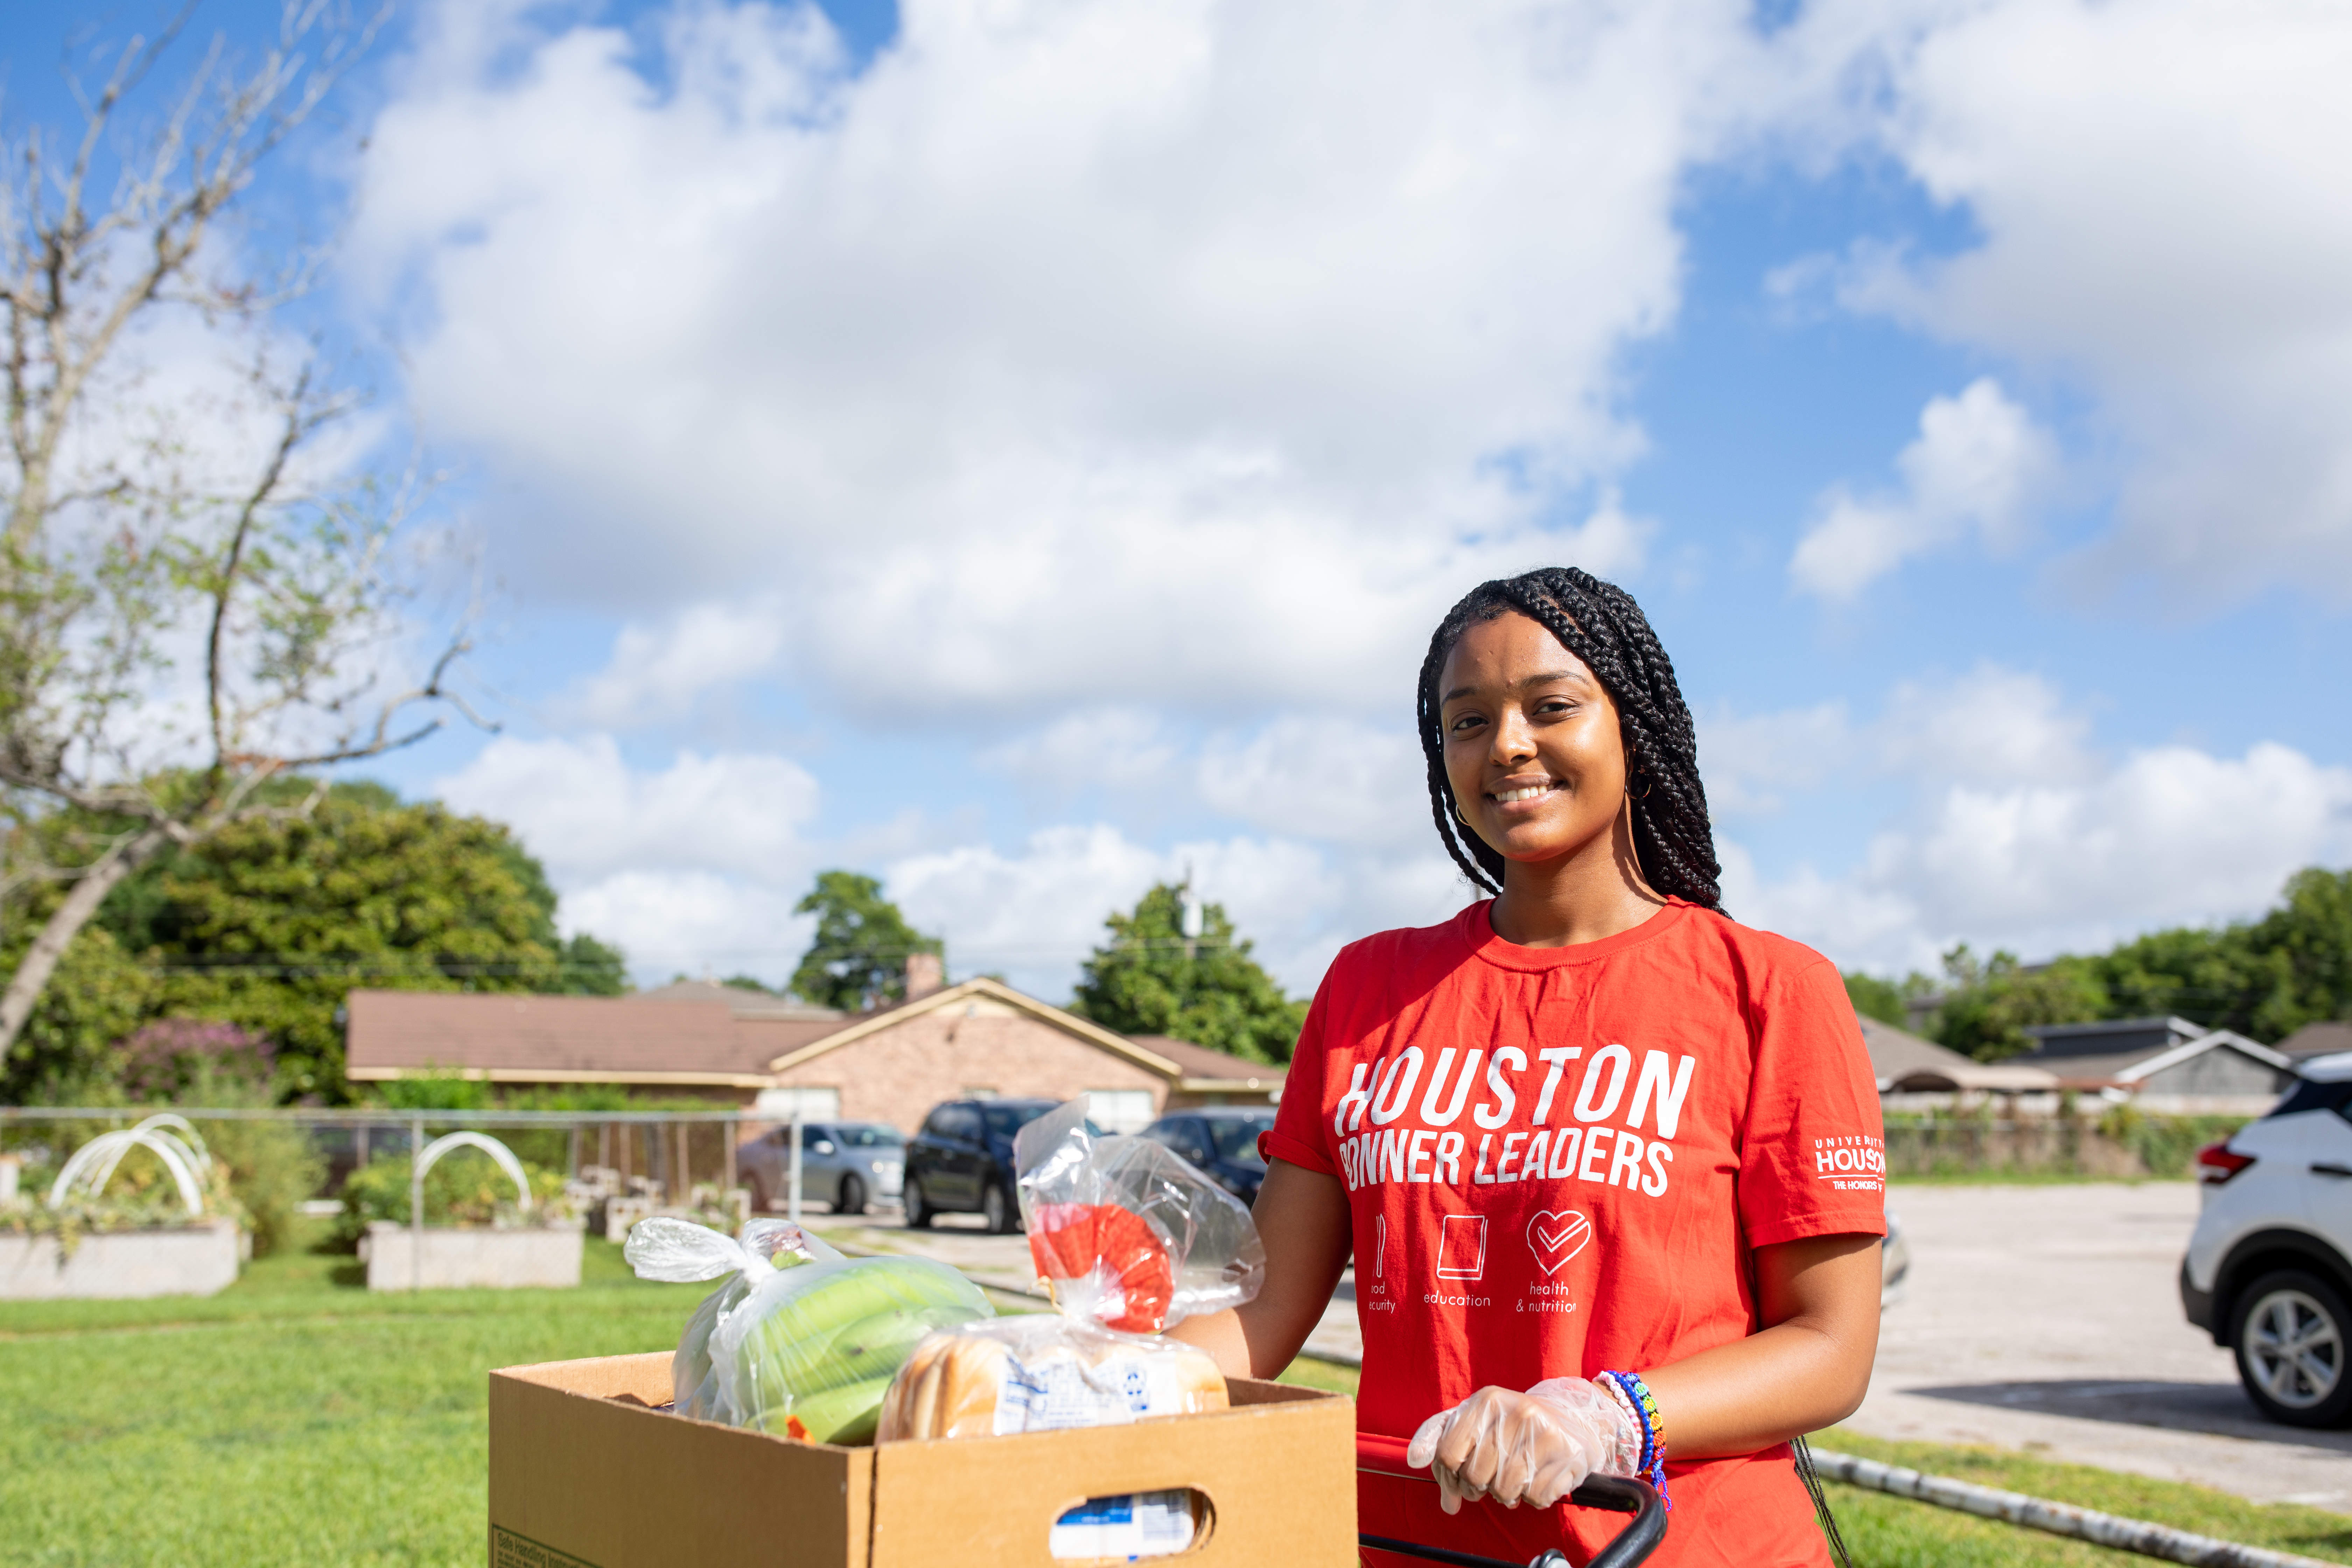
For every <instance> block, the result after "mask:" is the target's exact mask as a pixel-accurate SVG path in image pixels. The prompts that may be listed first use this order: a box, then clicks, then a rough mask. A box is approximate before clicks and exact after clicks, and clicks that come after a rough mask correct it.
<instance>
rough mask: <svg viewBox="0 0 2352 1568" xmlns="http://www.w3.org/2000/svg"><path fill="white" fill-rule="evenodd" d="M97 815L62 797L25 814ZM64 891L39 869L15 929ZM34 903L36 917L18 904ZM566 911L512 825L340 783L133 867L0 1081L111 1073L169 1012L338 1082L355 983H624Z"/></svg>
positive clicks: (74, 826) (609, 988) (289, 1087)
mask: <svg viewBox="0 0 2352 1568" xmlns="http://www.w3.org/2000/svg"><path fill="white" fill-rule="evenodd" d="M279 787H281V788H283V789H286V790H289V791H293V790H304V791H307V790H308V787H309V786H307V785H301V784H281V785H280V786H279ZM107 826H109V825H108V824H107V823H106V822H104V821H102V820H101V821H100V822H99V823H97V824H96V825H95V826H94V827H92V828H90V829H89V831H94V832H102V831H104V830H105V829H106V828H107ZM82 830H83V829H82V828H81V827H79V826H78V819H77V818H76V816H75V814H72V813H69V812H66V813H51V814H49V815H48V816H45V817H43V818H41V819H40V820H39V821H38V822H37V823H36V824H34V825H33V826H32V827H30V828H27V829H26V830H24V831H26V832H38V833H40V834H45V835H47V836H49V837H61V836H67V835H70V834H72V833H75V832H79V831H82ZM54 896H56V895H55V885H54V884H36V885H35V886H34V887H33V888H32V889H29V890H28V892H27V895H26V898H25V899H24V900H11V903H10V906H9V908H8V910H7V913H8V915H9V917H10V919H9V923H8V929H7V932H6V933H5V934H6V935H7V936H9V937H12V938H14V939H15V940H16V941H17V942H22V941H23V940H25V935H24V933H25V932H26V930H27V929H28V928H30V927H32V926H33V925H34V924H35V923H36V921H37V920H38V918H39V916H40V913H41V910H40V907H39V904H38V900H39V899H41V898H43V897H54ZM19 901H22V902H25V903H28V904H30V905H31V906H32V907H31V909H30V910H29V911H28V912H29V914H30V915H31V917H32V918H31V919H28V920H19V919H18V918H16V904H17V903H18V902H19ZM555 912H556V901H555V893H554V891H553V889H551V888H550V887H549V885H548V882H547V879H546V876H545V875H544V873H543V872H542V871H541V868H540V865H539V863H538V861H536V860H535V859H533V858H531V857H530V855H529V854H528V853H527V852H525V851H524V850H523V848H522V847H521V846H520V845H519V844H517V843H516V842H515V840H514V838H513V837H512V836H511V835H510V834H509V832H508V831H507V829H506V828H504V827H502V826H499V825H498V824H497V823H493V822H488V821H485V820H483V819H481V818H479V817H468V816H457V815H455V814H453V813H451V812H449V811H448V810H447V809H446V808H445V807H443V806H440V805H430V804H427V805H402V804H401V803H400V800H399V798H398V797H397V796H396V795H394V794H393V793H392V792H391V791H390V790H387V789H384V788H383V786H381V785H378V784H362V783H354V784H336V785H334V786H333V787H332V788H331V789H329V790H327V791H326V792H325V794H324V795H323V796H322V797H321V798H320V800H319V801H318V802H317V804H316V805H314V806H312V808H311V809H310V811H309V812H308V813H306V814H303V815H299V816H262V817H257V818H254V819H251V820H247V821H244V822H240V823H236V824H234V825H231V826H228V827H226V828H224V829H223V830H222V831H221V832H219V833H217V834H215V835H214V836H213V837H210V838H207V839H205V841H204V842H202V843H200V844H197V845H194V846H192V847H187V848H184V849H181V850H179V851H177V852H176V853H173V854H172V855H169V856H166V857H161V858H157V859H156V860H155V861H153V862H152V863H151V864H149V865H148V866H146V867H144V868H142V869H141V870H140V871H139V872H138V873H137V874H135V875H133V876H131V877H129V878H126V879H124V880H123V881H122V882H121V883H120V884H119V885H118V886H117V887H116V889H114V893H113V895H112V896H111V897H110V898H109V899H108V900H107V901H106V902H105V903H104V904H103V905H101V906H100V910H99V912H98V915H97V917H96V919H95V920H94V921H92V922H91V924H90V925H89V927H88V928H87V929H85V930H84V931H82V933H81V935H80V938H79V940H78V941H76V942H74V943H73V945H72V947H71V948H70V949H69V950H68V954H67V958H66V963H65V964H64V965H63V966H62V967H61V969H60V971H59V973H60V974H61V975H63V976H65V977H66V980H67V981H68V983H67V984H59V985H56V986H52V987H50V988H49V989H48V991H47V992H46V993H45V994H44V995H43V997H42V999H41V1002H40V1005H39V1006H38V1007H37V1008H36V1009H35V1010H34V1013H33V1016H32V1018H31V1019H30V1020H29V1022H28V1025H27V1026H26V1030H25V1031H24V1033H23V1035H22V1036H21V1037H19V1039H18V1041H17V1042H16V1047H15V1048H14V1049H13V1050H12V1051H11V1052H10V1054H9V1057H8V1059H7V1062H6V1073H5V1080H0V1081H5V1087H6V1089H7V1090H8V1091H9V1092H11V1093H17V1094H35V1095H40V1096H43V1097H47V1098H54V1097H55V1094H56V1093H57V1092H58V1091H59V1086H64V1085H68V1084H78V1083H86V1082H89V1081H91V1080H93V1079H106V1078H108V1077H110V1075H111V1074H112V1072H113V1071H114V1069H115V1068H116V1067H117V1066H119V1065H120V1064H119V1063H118V1062H117V1061H116V1060H115V1059H114V1058H115V1055H116V1054H119V1053H114V1052H112V1047H113V1045H114V1042H117V1041H121V1040H123V1039H124V1037H126V1036H129V1035H130V1034H131V1031H132V1029H133V1028H134V1027H135V1026H137V1025H138V1024H139V1023H140V1021H141V1020H142V1019H143V1018H145V1017H149V1016H158V1015H170V1016H183V1017H193V1018H207V1019H214V1020H218V1021H221V1022H225V1023H233V1024H236V1025H240V1026H244V1027H245V1028H247V1029H249V1030H252V1031H254V1032H255V1033H257V1034H259V1035H263V1036H266V1037H268V1038H269V1039H270V1040H271V1041H272V1042H273V1043H274V1045H275V1047H276V1050H277V1060H278V1089H279V1090H280V1091H281V1092H284V1093H287V1094H324V1095H328V1096H330V1097H339V1096H340V1095H341V1094H342V1093H343V1092H344V1089H345V1086H344V1083H343V1077H342V1028H341V1024H340V1022H339V1020H338V1016H337V1015H338V1013H339V1012H340V1010H341V1007H342V1005H343V999H344V997H345V996H346V995H347V994H349V993H350V992H351V991H352V988H353V987H355V986H384V987H391V988H394V989H400V990H432V991H452V990H469V991H535V992H564V993H572V994H596V995H612V994H619V993H620V992H621V991H623V990H625V989H626V980H625V969H624V961H623V957H622V954H621V953H620V952H619V951H618V950H617V949H615V948H613V947H611V946H608V945H607V944H605V943H604V942H598V941H597V940H596V939H595V938H594V937H593V936H591V935H588V934H587V933H585V932H583V933H580V934H578V935H575V936H573V937H572V939H571V940H570V941H568V942H566V941H564V940H562V938H561V937H559V936H558V934H557V931H556V926H555ZM0 951H5V949H0ZM44 1085H47V1086H53V1087H51V1088H49V1089H44V1088H43V1086H44Z"/></svg>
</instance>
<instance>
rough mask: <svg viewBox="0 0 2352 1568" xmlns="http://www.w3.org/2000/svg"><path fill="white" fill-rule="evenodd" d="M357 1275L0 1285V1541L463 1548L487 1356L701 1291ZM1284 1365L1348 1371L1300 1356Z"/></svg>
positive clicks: (2077, 1483)
mask: <svg viewBox="0 0 2352 1568" xmlns="http://www.w3.org/2000/svg"><path fill="white" fill-rule="evenodd" d="M358 1275H359V1270H358V1268H357V1266H356V1265H355V1264H353V1263H352V1261H351V1260H350V1259H349V1258H335V1257H326V1256H319V1255H315V1254H307V1253H302V1254H295V1255H292V1256H289V1257H283V1258H268V1259H264V1260H263V1261H261V1262H258V1263H256V1264H254V1265H252V1266H251V1267H250V1268H248V1269H247V1272H246V1277H245V1278H244V1279H240V1280H239V1281H238V1282H237V1283H236V1285H235V1286H234V1287H232V1288H231V1289H227V1290H226V1291H223V1292H222V1293H221V1294H220V1295H218V1296H215V1297H212V1298H210V1299H208V1300H187V1299H180V1300H161V1301H121V1302H105V1301H60V1302H21V1303H10V1304H6V1305H0V1562H5V1563H10V1564H16V1563H30V1564H42V1565H44V1568H48V1565H64V1564H83V1563H89V1564H98V1563H107V1564H116V1563H173V1564H175V1565H186V1568H203V1565H207V1564H215V1563H218V1564H236V1565H240V1568H242V1565H243V1564H247V1563H468V1564H473V1563H480V1562H481V1561H482V1552H483V1537H484V1533H485V1524H486V1515H485V1508H486V1500H485V1496H484V1493H485V1473H486V1469H487V1464H488V1452H487V1448H488V1432H487V1429H486V1425H485V1419H484V1406H485V1403H486V1392H485V1390H486V1379H485V1374H486V1373H488V1371H489V1370H490V1369H491V1368H492V1367H499V1366H509V1365H514V1364H517V1363H527V1362H537V1361H560V1360H567V1359H570V1358H572V1357H576V1356H593V1355H611V1354H616V1353H622V1352H633V1351H646V1350H657V1349H663V1348H666V1347H667V1346H668V1345H670V1344H672V1343H674V1342H676V1339H677V1331H678V1329H679V1327H680V1326H681V1325H682V1324H683V1323H684V1321H685V1320H686V1316H687V1314H688V1312H689V1311H691V1310H693V1307H694V1305H695V1303H696V1302H698V1300H701V1298H702V1296H703V1294H704V1292H705V1290H706V1289H708V1287H706V1286H702V1285H647V1284H643V1283H641V1282H639V1281H638V1280H636V1279H634V1278H632V1277H631V1276H630V1274H629V1272H628V1269H627V1267H626V1266H625V1264H624V1263H623V1262H622V1261H621V1258H620V1249H619V1248H618V1247H614V1246H611V1245H610V1244H608V1243H605V1242H602V1241H596V1240H593V1239H592V1240H591V1241H589V1243H588V1244H587V1258H586V1264H585V1268H584V1270H583V1283H582V1288H581V1289H577V1290H513V1291H497V1290H448V1291H426V1292H425V1293H423V1294H420V1295H416V1296H405V1295H401V1296H371V1295H369V1294H368V1293H367V1292H366V1291H365V1290H363V1289H358V1288H357V1285H358ZM1024 1304H1025V1303H1024ZM1012 1306H1013V1300H1005V1301H1003V1302H1001V1303H1000V1307H1001V1308H1010V1307H1012ZM1284 1377H1285V1381H1286V1382H1291V1383H1298V1384H1307V1385H1309V1386H1314V1387H1321V1388H1330V1389H1335V1390H1338V1391H1339V1392H1342V1393H1352V1392H1353V1391H1354V1388H1355V1383H1356V1378H1355V1373H1353V1372H1351V1371H1349V1369H1347V1368H1344V1367H1338V1366H1333V1365H1331V1364H1329V1363H1320V1362H1308V1361H1301V1362H1299V1363H1297V1365H1295V1366H1294V1367H1292V1369H1291V1370H1290V1371H1289V1372H1288V1373H1285V1374H1284ZM1822 1447H1830V1448H1836V1449H1838V1450H1840V1451H1842V1452H1845V1453H1852V1454H1858V1455H1862V1456H1864V1457H1865V1458H1874V1459H1885V1460H1889V1461H1892V1462H1895V1463H1898V1464H1905V1465H1910V1466H1912V1467H1914V1468H1919V1469H1924V1470H1929V1471H1932V1472H1934V1473H1936V1474H1938V1475H1948V1476H1957V1477H1959V1478H1961V1479H1967V1480H1973V1481H1978V1482H1981V1483H1982V1484H1984V1485H1987V1486H1995V1487H2003V1488H2007V1489H2011V1490H2014V1491H2023V1492H2030V1493H2032V1494H2033V1495H2035V1496H2037V1497H2045V1498H2053V1499H2056V1500H2061V1501H2065V1502H2074V1503H2081V1504H2084V1506H2087V1507H2091V1508H2097V1509H2104V1510H2107V1511H2108V1512H2111V1513H2119V1514H2125V1515H2127V1516H2129V1517H2131V1518H2135V1519H2147V1520H2155V1521H2160V1522H2163V1523H2166V1524H2172V1525H2177V1526H2179V1528H2182V1529H2185V1530H2193V1531H2199V1532H2200V1533H2202V1534H2207V1535H2215V1536H2220V1537H2221V1538H2222V1539H2225V1540H2230V1541H2237V1542H2245V1543H2248V1544H2252V1545H2262V1546H2271V1547H2276V1548H2281V1549H2284V1550H2287V1551H2292V1552H2302V1553H2304V1554H2305V1555H2306V1556H2312V1557H2319V1558H2324V1559H2327V1560H2330V1561H2336V1562H2343V1563H2352V1520H2347V1519H2346V1518H2344V1517H2342V1516H2340V1515H2336V1514H2331V1513H2325V1512H2321V1511H2319V1510H2314V1509H2305V1508H2295V1507H2291V1506H2286V1505H2279V1506H2273V1507H2263V1506H2259V1505H2256V1504H2253V1503H2249V1502H2245V1501H2242V1500H2239V1499H2236V1498H2232V1497H2229V1496H2227V1495H2225V1494H2222V1493H2220V1492H2212V1491H2207V1490H2204V1489H2200V1488H2194V1487H2183V1486H2174V1485H2168V1484H2167V1483H2164V1482H2160V1481H2148V1480H2142V1479H2138V1478H2136V1477H2131V1476H2120V1475H2116V1474H2113V1473H2111V1472H2108V1471H2104V1470H2095V1469H2089V1468H2083V1467H2080V1466H2070V1465H2059V1464H2052V1463H2049V1462H2047V1461H2044V1460H2042V1459H2039V1458H2033V1457H2032V1456H2026V1455H2008V1454H1999V1453H1993V1452H1990V1451H1985V1450H1977V1449H1968V1448H1946V1447H1931V1446H1927V1445H1921V1444H1896V1443H1882V1442H1878V1441H1875V1440H1874V1439H1871V1438H1866V1437H1863V1436H1858V1435H1854V1434H1850V1433H1845V1432H1833V1433H1829V1434H1824V1436H1822ZM1832 1502H1833V1504H1834V1506H1835V1507H1836V1509H1837V1512H1838V1517H1839V1519H1840V1520H1841V1521H1843V1525H1844V1528H1845V1531H1846V1539H1847V1541H1848V1542H1849V1543H1850V1544H1852V1545H1853V1547H1854V1549H1855V1557H1856V1561H1857V1562H1858V1563H1863V1564H1866V1565H1868V1568H1907V1565H1910V1564H1920V1565H1927V1564H1934V1565H1937V1568H1948V1565H1949V1568H1971V1565H1976V1564H1983V1565H1985V1568H1993V1565H1996V1564H2003V1565H2006V1564H2025V1565H2039V1564H2092V1563H2106V1564H2123V1563H2145V1562H2147V1559H2145V1558H2134V1557H2129V1556H2127V1555H2126V1554H2125V1553H2122V1552H2109V1551H2106V1550H2104V1549H2101V1548H2096V1547H2088V1546H2081V1545H2077V1544H2075V1543H2074V1542H2064V1541H2060V1540H2058V1539H2056V1538H2054V1537H2052V1536H2047V1535H2043V1534H2041V1533H2040V1532H2038V1531H2026V1530H2020V1529H2017V1528H2015V1527H2014V1526H2010V1525H2004V1524H1998V1523H1994V1522H1992V1521H1985V1520H1979V1519H1975V1518H1972V1517H1969V1516H1967V1515H1963V1514H1958V1513H1953V1512H1950V1511H1948V1510H1943V1509H1938V1508H1934V1507H1931V1506H1929V1505H1927V1504H1925V1503H1915V1502H1908V1501H1906V1500H1901V1499H1897V1498H1889V1497H1885V1496H1883V1495H1881V1494H1878V1493H1874V1492H1864V1491H1857V1490H1854V1489H1850V1488H1843V1487H1839V1488H1832Z"/></svg>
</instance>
